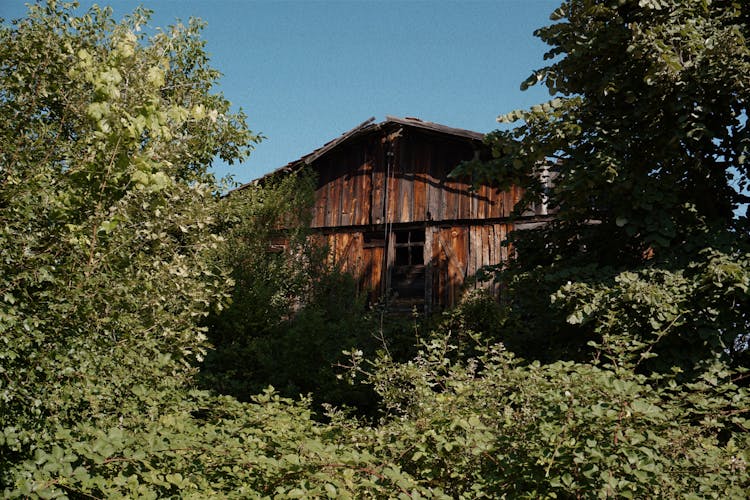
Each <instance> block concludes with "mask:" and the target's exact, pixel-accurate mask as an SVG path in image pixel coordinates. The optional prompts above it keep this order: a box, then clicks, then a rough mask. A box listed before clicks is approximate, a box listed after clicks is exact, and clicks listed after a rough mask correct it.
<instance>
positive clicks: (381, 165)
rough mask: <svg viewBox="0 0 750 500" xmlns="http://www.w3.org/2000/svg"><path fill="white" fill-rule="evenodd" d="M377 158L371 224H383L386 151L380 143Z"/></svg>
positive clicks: (374, 168) (374, 164) (376, 153)
mask: <svg viewBox="0 0 750 500" xmlns="http://www.w3.org/2000/svg"><path fill="white" fill-rule="evenodd" d="M374 152H375V156H374V158H373V169H372V180H371V186H372V188H371V189H372V191H371V192H372V198H371V199H372V202H371V206H372V211H371V215H370V223H371V224H382V223H383V197H384V195H385V190H384V187H385V150H384V147H383V143H382V142H381V141H378V142H377V143H376V144H375V149H374Z"/></svg>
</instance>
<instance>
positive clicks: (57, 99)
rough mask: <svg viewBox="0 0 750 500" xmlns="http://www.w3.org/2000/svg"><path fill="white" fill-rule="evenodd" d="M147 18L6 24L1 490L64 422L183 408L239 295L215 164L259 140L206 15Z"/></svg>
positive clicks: (95, 14) (47, 17)
mask: <svg viewBox="0 0 750 500" xmlns="http://www.w3.org/2000/svg"><path fill="white" fill-rule="evenodd" d="M147 18H148V12H146V11H144V10H136V11H135V12H134V14H133V15H132V16H130V17H129V18H127V19H126V20H125V21H123V22H122V23H115V22H114V21H113V20H112V19H111V18H110V12H109V11H108V10H102V9H99V8H96V7H94V8H93V9H92V10H90V11H89V12H86V13H84V14H83V15H81V16H77V15H75V13H74V10H73V7H72V6H69V5H57V4H56V3H54V2H50V3H48V4H46V5H33V6H31V7H30V10H29V16H28V17H27V18H26V19H23V20H21V21H18V22H16V23H15V24H14V25H12V26H8V25H3V26H2V28H0V58H1V59H2V61H3V63H2V65H0V171H1V172H2V179H1V180H0V255H2V259H0V290H2V300H1V301H0V338H2V341H0V374H1V375H0V400H2V405H1V406H0V429H2V432H3V436H4V437H3V439H2V443H0V483H2V484H9V483H10V482H11V479H10V478H11V477H12V474H13V472H12V471H13V470H14V468H13V465H12V464H13V463H15V461H16V460H19V459H23V458H24V457H28V456H31V455H34V454H36V453H41V450H45V449H46V450H49V449H51V448H50V447H51V446H52V443H55V442H56V441H57V439H58V438H56V437H55V435H56V432H58V430H59V429H61V428H67V426H69V425H72V424H78V423H80V422H91V425H93V426H97V427H100V428H109V427H114V426H116V425H118V423H119V425H134V424H133V422H134V421H135V422H138V421H140V420H141V419H148V418H149V417H148V416H147V415H158V413H159V411H160V408H163V407H166V406H169V405H171V404H173V403H174V401H175V400H177V399H178V398H179V396H178V392H177V391H178V390H179V389H180V388H181V387H183V386H184V385H185V384H186V383H187V382H188V381H189V380H190V378H191V376H192V374H193V372H194V369H193V368H192V367H191V365H192V364H193V363H194V362H195V360H197V359H201V358H202V356H204V354H205V351H206V347H207V344H206V337H205V332H204V329H202V328H199V327H198V326H197V321H196V319H197V318H200V317H203V316H205V314H206V313H207V311H208V306H209V304H211V303H217V304H221V303H222V302H224V301H225V300H226V299H227V298H228V294H227V291H228V290H227V282H228V278H227V276H226V275H225V273H224V271H223V270H222V269H221V268H220V267H217V266H216V265H215V264H213V263H212V262H211V261H210V260H209V259H208V256H209V255H210V254H211V253H212V252H213V251H215V250H214V249H215V248H216V246H217V244H218V243H219V241H220V239H219V237H218V236H216V235H215V234H213V232H212V231H211V226H212V225H213V224H214V214H213V212H214V207H215V205H216V203H217V199H216V196H215V195H214V191H215V189H216V187H215V185H214V182H213V177H212V175H210V174H208V173H207V167H208V165H209V164H210V162H211V160H212V159H213V158H214V157H215V156H216V155H219V156H221V157H223V158H226V159H228V160H231V159H233V158H234V159H238V158H241V157H242V156H244V155H245V154H246V153H247V151H248V150H249V148H250V147H251V145H252V142H253V141H255V140H256V138H255V137H254V136H253V135H252V134H251V133H250V132H249V131H248V130H247V129H246V127H245V125H244V117H243V116H242V115H241V114H231V113H229V112H228V109H229V103H228V102H226V100H224V99H223V98H222V97H221V96H220V95H216V94H211V93H210V89H211V86H212V85H213V84H214V82H215V80H216V79H217V78H218V73H217V72H216V71H215V70H212V69H211V68H210V67H208V66H207V60H206V57H205V54H204V53H203V42H202V41H201V40H200V38H199V36H198V34H199V32H200V27H201V26H200V24H199V23H197V22H191V23H190V25H189V26H175V27H172V28H170V29H169V30H167V31H165V32H156V34H154V35H153V36H151V37H147V36H146V35H145V34H143V32H142V31H141V30H142V26H143V25H144V23H145V22H146V21H147ZM201 110H202V111H201ZM144 394H145V395H144ZM141 412H142V413H143V415H141ZM66 456H67V455H66Z"/></svg>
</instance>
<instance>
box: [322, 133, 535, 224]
mask: <svg viewBox="0 0 750 500" xmlns="http://www.w3.org/2000/svg"><path fill="white" fill-rule="evenodd" d="M477 147H480V145H479V144H478V143H477V142H476V141H470V140H468V139H462V138H457V137H450V136H445V135H436V134H430V133H428V132H424V131H421V130H418V129H410V128H408V127H407V128H403V129H401V131H400V132H399V131H398V130H394V131H391V132H390V133H389V132H388V131H387V130H386V131H382V132H381V133H370V134H368V135H365V136H363V137H359V138H355V139H352V140H350V141H347V142H346V143H344V144H342V145H341V146H339V147H337V148H336V149H335V150H333V151H331V152H329V153H327V154H326V155H324V156H323V157H322V158H320V159H318V160H316V161H315V163H314V166H315V169H316V171H317V172H318V175H319V178H318V188H317V191H316V201H315V206H314V209H313V210H314V212H313V221H312V226H313V227H315V228H331V227H346V226H357V225H375V224H383V223H386V222H387V223H412V222H423V221H449V220H483V219H496V218H502V217H508V216H509V215H510V212H511V210H512V209H513V206H514V205H515V203H516V202H517V201H518V199H519V198H520V195H521V192H520V190H517V189H512V190H510V191H506V192H499V191H497V190H496V189H494V188H492V187H490V186H480V187H479V188H478V189H477V190H476V191H472V190H470V189H469V187H470V186H469V182H468V180H466V179H463V180H459V179H449V178H448V174H449V173H450V172H451V171H452V170H453V169H454V168H455V167H456V166H458V164H459V163H461V162H462V161H465V160H470V159H472V158H473V157H474V154H475V149H476V148H477Z"/></svg>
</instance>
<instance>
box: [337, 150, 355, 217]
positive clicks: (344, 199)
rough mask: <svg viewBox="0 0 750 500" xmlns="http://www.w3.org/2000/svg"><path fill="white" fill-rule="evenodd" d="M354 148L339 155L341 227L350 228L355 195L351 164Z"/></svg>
mask: <svg viewBox="0 0 750 500" xmlns="http://www.w3.org/2000/svg"><path fill="white" fill-rule="evenodd" d="M352 150H353V148H352V147H351V146H349V147H346V148H344V149H342V151H341V153H340V154H339V155H338V156H339V158H340V160H339V162H338V169H339V179H340V184H341V203H340V207H341V208H340V210H339V222H338V223H339V225H341V226H350V225H351V224H352V209H353V203H354V193H353V192H352V180H353V179H352V175H351V174H352V169H353V168H355V167H353V166H352V164H351V156H352Z"/></svg>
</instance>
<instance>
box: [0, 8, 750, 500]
mask: <svg viewBox="0 0 750 500" xmlns="http://www.w3.org/2000/svg"><path fill="white" fill-rule="evenodd" d="M749 17H750V11H749V10H748V7H745V5H744V4H742V3H734V2H728V1H725V2H718V1H713V2H711V1H705V2H698V1H695V2H692V1H691V2H684V1H677V0H651V1H645V0H640V1H639V2H636V1H635V0H621V1H609V0H599V1H583V0H570V1H567V2H564V4H563V6H562V7H561V9H560V10H558V11H556V14H555V20H556V21H557V22H556V23H555V24H553V25H552V26H551V27H549V28H545V29H542V30H540V32H539V34H540V35H541V36H542V37H543V38H544V39H545V40H547V41H548V42H549V43H550V44H551V45H552V52H551V54H552V55H553V56H555V57H557V60H556V62H554V64H553V65H552V66H551V67H550V68H549V69H547V70H543V71H542V72H541V73H539V74H540V75H541V78H540V79H539V80H540V81H543V82H546V83H547V84H548V85H549V86H550V88H551V89H552V90H553V91H556V92H559V93H560V97H559V99H560V100H559V101H553V102H552V103H550V104H548V105H546V106H541V107H539V108H534V109H532V110H531V111H528V112H519V113H516V114H514V117H515V116H517V117H520V118H523V119H524V123H522V124H521V125H520V126H519V127H518V128H516V129H514V130H513V131H510V132H498V133H497V134H495V135H494V137H493V140H494V142H493V144H494V146H495V147H496V150H497V153H498V157H497V158H496V160H495V161H494V162H492V163H491V164H489V165H485V166H483V167H480V166H474V168H475V170H476V172H477V175H479V174H480V173H482V172H484V173H485V174H486V175H491V176H493V177H498V178H499V179H500V180H501V181H510V182H519V183H523V184H524V185H526V186H527V187H528V188H529V196H531V197H533V196H534V194H535V193H538V191H537V190H536V189H535V181H534V176H533V173H534V168H535V165H536V161H537V160H539V159H543V158H545V157H546V156H550V155H556V156H559V157H560V162H561V163H560V164H559V169H560V174H559V177H558V181H557V187H556V188H555V190H554V191H553V193H551V196H552V202H553V203H554V204H555V205H556V206H557V207H558V210H559V211H558V216H559V219H558V220H557V221H556V222H555V223H553V224H551V225H549V226H548V227H545V228H543V229H541V230H538V231H534V232H521V233H519V234H517V235H516V237H515V239H514V244H515V245H516V248H517V250H518V257H519V258H518V260H517V261H516V262H515V263H514V265H513V268H512V269H511V270H510V272H509V273H508V274H506V277H508V279H510V280H511V281H510V283H509V292H512V294H511V293H509V296H512V297H513V299H514V300H513V301H512V302H511V303H510V304H508V305H506V306H503V307H500V306H498V305H497V304H494V303H493V302H491V301H487V300H486V299H485V298H482V297H478V298H476V299H475V300H473V301H471V302H468V303H466V304H464V305H463V306H462V307H461V308H459V309H457V310H455V311H449V312H447V313H446V315H445V316H444V317H443V318H442V320H441V321H439V322H438V323H437V325H436V326H435V328H434V331H432V332H430V333H423V334H422V335H421V336H422V337H423V338H424V341H423V342H421V343H420V344H419V345H418V346H417V347H416V348H417V349H419V352H418V354H417V355H416V356H414V358H413V359H412V360H410V361H407V362H402V361H399V360H397V359H394V358H395V356H394V355H391V354H389V352H388V351H386V350H383V351H382V352H381V353H380V354H379V355H378V356H375V357H370V358H366V357H365V356H364V353H363V352H362V351H361V349H358V348H353V349H348V347H349V343H350V342H349V341H350V340H351V338H352V330H350V331H349V332H348V336H347V330H346V326H347V325H343V324H339V325H335V324H334V325H331V323H330V318H332V317H333V314H332V312H333V311H335V310H336V309H340V308H341V307H346V306H348V305H350V304H351V302H346V303H344V304H343V306H342V303H341V302H337V300H339V298H340V297H346V295H339V294H335V295H333V297H334V298H335V299H336V300H334V301H330V300H329V299H330V297H331V295H329V293H328V292H329V290H330V289H331V288H333V289H335V290H336V291H337V292H341V290H346V289H347V286H349V285H347V284H346V283H344V282H341V281H336V280H338V279H339V278H338V277H335V275H334V278H332V281H327V282H325V283H320V282H316V281H315V280H312V281H311V280H310V278H311V277H315V276H314V274H315V271H314V270H315V269H317V268H316V267H315V266H316V265H318V264H317V263H320V262H322V261H320V260H316V259H313V258H311V257H309V256H311V255H313V254H314V252H313V250H312V249H306V247H305V245H307V238H306V235H305V233H304V231H301V232H300V233H299V234H295V233H288V234H287V237H288V239H289V242H290V243H289V246H288V247H287V251H284V252H279V253H276V254H269V253H267V252H266V251H265V250H266V249H267V247H268V244H269V243H274V241H275V240H274V238H275V237H276V236H277V233H276V230H277V227H278V225H279V223H280V222H283V223H284V224H286V223H288V222H295V223H296V222H302V221H301V220H300V219H298V218H296V217H298V216H299V215H300V214H302V213H303V211H300V210H291V211H289V210H288V208H289V207H295V205H294V203H297V202H299V203H304V199H303V198H302V199H299V200H298V201H290V199H287V198H288V196H287V195H288V194H289V191H288V188H289V186H291V185H293V183H294V182H303V183H304V182H305V180H304V179H301V180H296V181H295V180H289V181H287V182H288V183H289V184H287V185H286V187H285V186H284V185H282V186H280V187H278V188H277V190H276V191H274V190H271V189H267V190H262V189H259V190H256V191H250V192H249V193H248V194H247V197H243V198H242V199H240V198H238V199H237V200H236V201H233V202H231V203H224V202H220V201H219V199H218V197H217V196H216V191H217V190H218V187H217V185H216V183H215V182H214V180H213V179H212V177H211V176H210V174H208V173H207V168H208V166H209V165H210V162H211V161H212V158H214V157H215V156H216V155H217V154H218V155H220V156H222V157H224V158H225V159H227V160H232V159H239V158H241V157H243V156H244V155H245V154H246V153H247V152H248V150H249V148H250V147H251V146H252V144H253V143H254V142H255V141H257V138H256V137H255V136H254V135H253V134H252V133H250V132H249V131H248V130H247V128H246V126H245V124H244V117H243V116H241V115H240V114H232V113H230V112H229V104H228V103H227V102H226V100H224V99H223V98H222V97H221V96H220V95H216V94H213V93H212V92H211V88H212V85H213V84H214V83H215V80H216V78H217V77H218V74H217V73H216V72H215V71H214V70H212V69H210V67H209V66H208V65H207V60H206V56H205V53H204V52H203V42H202V41H201V39H200V37H199V32H200V25H199V24H198V23H195V22H193V23H191V24H190V25H188V26H177V27H174V28H170V29H168V30H166V31H164V32H156V33H155V34H154V35H153V36H150V37H149V36H147V35H146V34H144V33H145V31H144V30H145V29H147V27H146V24H145V23H146V21H147V13H146V12H145V11H142V10H138V11H136V12H135V13H134V14H133V15H132V16H131V17H130V18H128V19H126V20H125V21H123V22H121V23H115V22H113V21H112V20H111V18H110V14H109V12H108V11H106V10H99V9H96V8H95V9H93V10H91V11H89V12H87V13H84V14H81V15H79V14H76V13H75V10H74V9H73V8H72V7H70V6H67V5H57V4H56V3H54V2H50V3H47V4H44V5H36V6H32V7H31V9H30V12H29V16H28V18H27V19H25V20H23V21H21V22H19V23H17V24H15V25H3V26H2V28H1V31H0V56H1V57H0V61H2V62H1V63H0V118H2V120H0V159H1V161H2V163H0V169H2V170H1V172H2V178H1V179H0V222H1V224H0V231H2V238H0V255H2V259H0V266H1V269H2V272H1V273H0V292H1V293H0V297H2V299H1V301H0V487H2V489H3V494H4V496H7V497H11V498H13V497H26V496H28V497H43V498H52V497H72V498H91V497H93V498H110V497H147V498H157V497H159V498H160V497H170V496H171V497H177V496H180V497H196V498H206V497H230V498H232V497H233V498H255V497H278V498H299V497H328V498H337V497H342V498H350V497H357V498H361V497H364V498H367V497H399V498H422V497H426V498H457V497H458V498H460V497H463V498H479V497H485V498H498V497H503V496H506V497H513V498H539V497H548V498H558V497H566V498H567V497H591V498H595V497H599V498H607V497H625V498H644V497H645V498H648V497H659V498H744V497H745V496H746V494H747V493H746V492H747V491H748V490H750V471H748V462H750V451H749V450H750V439H749V436H750V434H749V433H748V427H749V426H750V422H749V421H748V418H747V417H748V408H750V404H748V402H749V401H750V399H749V398H748V394H747V380H748V372H747V370H746V364H747V361H746V360H747V333H746V332H747V331H748V329H747V326H748V325H747V311H748V310H749V309H748V307H747V306H748V284H749V283H750V280H749V276H750V273H748V269H749V267H750V262H749V261H748V248H747V232H746V231H747V229H746V227H745V224H746V222H747V217H746V216H745V215H740V214H738V213H735V212H734V208H735V206H736V204H737V203H739V202H741V201H742V196H743V190H744V184H743V183H744V182H745V181H746V179H747V170H746V168H745V166H744V165H745V163H744V159H743V158H744V157H743V153H744V148H745V135H746V129H745V126H744V120H745V118H744V117H745V108H744V105H745V102H746V94H745V92H746V91H745V88H744V86H743V85H744V84H743V82H744V81H746V80H747V76H748V73H749V72H748V71H747V67H746V64H747V53H746V52H747V47H746V43H745V38H744V36H745V35H746V34H747V24H746V23H747V21H748V18H749ZM699 41H700V42H701V43H699ZM707 41H708V42H707ZM709 42H710V43H709ZM653 48H656V49H658V50H655V51H654V50H652V49H653ZM615 63H616V64H615ZM584 69H585V70H586V71H585V72H583V70H584ZM535 79H536V77H535ZM629 92H630V93H629ZM633 96H635V99H633ZM701 124H702V125H703V126H702V127H700V126H699V125H701ZM639 127H642V128H639ZM508 154H511V156H508ZM721 162H727V163H726V164H724V163H721ZM729 173H732V174H733V175H735V176H738V177H737V178H738V179H739V182H740V184H738V185H737V189H736V190H732V189H730V188H727V187H726V183H727V181H728V175H729ZM285 189H287V191H285ZM713 197H716V198H715V200H716V205H715V206H712V203H711V200H712V199H713ZM231 198H232V197H230V199H231ZM294 199H295V198H294V197H292V198H291V200H294ZM649 200H650V201H649ZM234 203H237V205H234ZM649 203H650V205H649ZM300 206H302V205H300ZM649 206H650V208H649ZM290 214H291V215H293V216H295V218H294V219H293V220H292V221H290V220H286V219H284V217H288V216H289V215H290ZM594 222H595V223H594ZM222 234H223V235H225V236H221V235H222ZM615 243H617V244H615ZM290 249H291V251H290ZM300 259H301V260H300ZM267 277H269V278H271V279H270V280H266V281H264V280H265V279H266V278H267ZM352 295H353V294H352ZM232 297H233V300H234V302H233V304H234V305H233V306H232V307H233V308H234V309H224V312H222V309H223V308H225V307H226V306H227V305H228V303H229V301H230V298H232ZM327 300H328V301H329V302H326V301H327ZM305 305H308V306H310V305H312V306H313V307H308V308H305V307H304V306H305ZM246 306H252V307H246ZM300 307H301V309H299V310H298V311H297V313H296V314H294V312H295V309H297V308H300ZM289 322H291V323H289ZM295 322H296V323H295ZM282 325H286V326H282ZM349 326H351V325H349ZM207 327H208V328H211V329H213V330H212V333H211V335H213V338H212V340H213V343H214V344H215V345H216V346H217V347H218V349H217V351H216V352H215V353H214V354H212V355H211V357H206V358H205V362H204V363H203V365H202V370H203V373H202V374H201V378H200V379H199V380H201V382H202V383H203V384H204V386H208V387H212V386H213V387H217V388H220V389H221V390H222V391H224V392H228V393H232V394H234V395H236V396H238V397H240V398H241V399H243V400H246V401H245V402H241V401H238V399H236V398H234V397H231V396H219V395H216V394H215V393H214V392H210V391H206V390H197V389H196V388H195V387H196V371H197V369H196V366H199V365H200V363H201V359H203V357H204V356H205V355H206V350H207V349H208V347H209V343H208V338H207ZM353 330H356V329H353ZM339 335H342V338H343V339H344V340H342V341H341V344H342V345H340V346H339V347H340V348H341V349H347V350H348V356H349V360H348V363H350V364H351V370H350V372H348V375H349V376H351V377H352V378H355V379H359V380H362V379H364V380H365V381H366V382H368V383H369V384H371V387H372V388H373V390H374V391H376V392H377V394H378V395H379V397H380V399H381V403H380V408H381V412H382V418H381V419H380V420H378V421H372V422H371V421H359V420H357V419H356V418H354V417H352V416H351V415H349V414H346V413H342V412H339V411H337V410H333V411H331V412H330V413H329V415H328V420H327V421H326V423H321V422H320V421H318V420H317V419H316V418H313V416H314V413H313V411H312V410H311V408H312V406H311V402H310V401H309V400H302V401H292V400H290V399H284V398H281V397H279V396H278V395H276V394H275V393H274V392H273V391H271V390H266V391H265V392H262V393H259V394H256V395H250V392H252V391H253V390H254V388H255V387H257V385H252V384H247V385H246V386H241V387H237V386H234V385H232V384H233V383H234V382H233V381H237V380H238V379H237V378H236V377H235V375H236V373H237V371H240V372H242V371H243V370H245V371H246V373H248V374H250V375H251V376H255V374H257V373H260V371H261V370H268V371H270V369H269V365H268V363H270V362H272V361H274V360H275V359H277V358H276V356H279V358H278V359H281V360H283V361H284V363H289V362H291V360H295V362H298V360H299V359H304V357H303V356H300V354H305V353H306V352H307V350H309V349H311V348H313V347H316V343H322V344H323V345H322V346H321V351H320V352H324V353H331V352H333V350H334V349H335V348H336V340H337V339H338V338H339V337H338V336H339ZM498 339H502V340H504V343H499V342H498ZM238 345H239V348H238V347H237V346H238ZM506 345H507V347H506ZM268 346H273V347H272V348H271V347H268ZM264 349H268V351H264ZM295 349H296V350H297V351H295ZM237 351H239V352H242V353H243V354H242V356H241V357H237V358H234V359H233V358H232V356H233V355H234V353H235V352H237ZM300 351H303V352H301V353H300ZM511 351H512V352H511ZM248 352H252V353H257V354H253V355H254V356H255V358H253V361H251V362H247V361H244V360H245V358H244V356H245V354H247V353H248ZM514 353H515V354H514ZM264 357H265V359H264ZM535 357H536V358H540V359H542V360H543V361H544V362H540V361H538V360H537V361H532V359H533V358H535ZM566 358H568V359H566ZM570 358H572V359H573V360H571V359H570ZM276 362H278V361H276ZM251 363H252V364H251ZM264 363H265V364H264ZM279 366H280V365H279ZM221 367H225V368H226V369H224V368H221ZM310 367H312V365H307V364H305V363H300V365H299V366H293V367H288V366H287V367H284V369H285V370H286V373H283V374H281V375H280V380H283V381H286V382H287V383H288V382H289V381H291V384H290V387H289V388H287V387H284V389H285V390H286V389H289V391H290V392H294V391H296V390H298V389H299V390H301V391H303V392H306V391H307V389H305V388H303V387H302V386H301V385H300V383H299V382H297V381H298V380H303V377H304V375H305V373H303V371H304V370H309V369H310ZM318 367H319V368H321V369H322V368H323V367H320V365H318ZM222 370H223V371H222ZM295 370H298V372H297V373H294V371H295ZM242 373H243V374H244V373H245V372H242ZM262 376H263V377H266V376H268V377H271V376H274V374H273V373H264V374H262ZM322 376H323V375H322V373H321V372H319V371H318V372H314V373H311V374H310V380H311V381H312V382H313V383H315V382H317V381H318V379H317V378H318V377H322ZM325 376H328V375H325ZM261 378H262V377H259V378H257V379H255V380H254V381H253V384H258V385H259V383H260V380H261ZM320 380H322V378H321V379H320ZM283 384H284V382H282V384H281V385H283ZM317 390H318V388H317V387H316V388H313V389H312V392H313V398H315V397H316V394H315V392H316V391H317Z"/></svg>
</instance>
